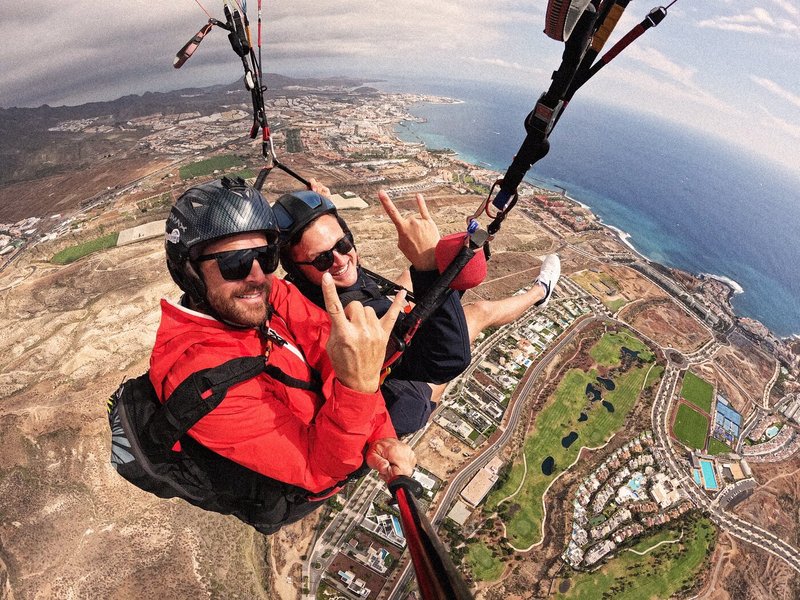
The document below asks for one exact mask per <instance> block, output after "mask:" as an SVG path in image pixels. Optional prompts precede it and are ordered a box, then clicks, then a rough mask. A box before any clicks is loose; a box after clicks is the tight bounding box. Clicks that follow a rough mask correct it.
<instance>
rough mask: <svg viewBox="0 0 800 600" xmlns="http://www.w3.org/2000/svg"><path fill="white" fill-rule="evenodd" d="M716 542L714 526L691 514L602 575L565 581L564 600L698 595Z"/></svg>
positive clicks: (639, 599) (610, 563)
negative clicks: (691, 592)
mask: <svg viewBox="0 0 800 600" xmlns="http://www.w3.org/2000/svg"><path fill="white" fill-rule="evenodd" d="M715 542H716V530H715V529H714V526H713V525H712V524H711V522H710V521H709V520H708V519H706V518H705V517H700V516H698V515H696V514H692V513H690V514H689V516H688V517H686V518H684V519H682V520H681V521H679V522H678V523H675V524H671V525H670V526H669V527H667V528H666V529H664V530H661V531H659V532H657V533H654V534H653V535H650V536H647V537H646V538H644V539H642V540H641V541H639V542H638V543H637V544H636V545H634V546H633V547H631V548H629V549H625V550H622V551H621V552H620V553H619V554H618V555H617V556H616V557H615V558H612V559H611V560H609V561H608V562H607V563H606V564H604V565H603V566H602V567H601V568H600V569H598V570H597V571H594V572H592V573H580V574H576V575H575V576H574V577H572V578H570V579H568V580H566V579H565V580H562V582H561V585H560V586H559V591H560V592H561V593H559V594H558V595H557V597H558V598H563V599H564V600H610V599H611V598H613V599H614V600H617V599H625V600H650V599H651V598H671V597H672V596H673V595H674V594H676V593H679V592H681V591H684V592H685V591H688V590H690V589H692V587H693V586H694V583H695V578H696V576H697V575H698V573H699V572H700V571H701V569H702V568H703V564H704V562H705V560H706V556H707V555H709V554H710V553H711V550H712V549H713V547H714V544H715ZM567 587H568V589H566V590H565V589H564V588H567Z"/></svg>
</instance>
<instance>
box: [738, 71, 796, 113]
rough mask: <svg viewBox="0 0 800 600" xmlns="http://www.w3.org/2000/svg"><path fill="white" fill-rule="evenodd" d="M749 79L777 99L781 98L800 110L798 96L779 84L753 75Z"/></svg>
mask: <svg viewBox="0 0 800 600" xmlns="http://www.w3.org/2000/svg"><path fill="white" fill-rule="evenodd" d="M750 79H751V80H752V81H754V82H755V83H757V84H758V85H760V86H761V87H763V88H764V89H765V90H767V91H768V92H771V93H772V94H774V95H775V96H777V97H778V98H782V99H783V100H786V101H787V102H789V103H790V104H794V105H795V106H796V107H798V108H800V96H798V95H797V94H794V93H792V92H791V91H789V90H787V89H785V88H784V87H782V86H781V85H780V84H778V83H775V82H774V81H772V80H771V79H766V78H764V77H757V76H755V75H751V76H750Z"/></svg>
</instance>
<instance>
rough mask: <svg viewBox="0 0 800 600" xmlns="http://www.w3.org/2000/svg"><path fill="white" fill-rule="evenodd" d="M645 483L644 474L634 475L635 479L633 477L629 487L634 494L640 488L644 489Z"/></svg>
mask: <svg viewBox="0 0 800 600" xmlns="http://www.w3.org/2000/svg"><path fill="white" fill-rule="evenodd" d="M643 482H644V474H642V473H634V474H633V477H631V479H630V481H629V482H628V487H629V488H630V489H631V491H632V492H638V491H639V488H640V487H642V483H643Z"/></svg>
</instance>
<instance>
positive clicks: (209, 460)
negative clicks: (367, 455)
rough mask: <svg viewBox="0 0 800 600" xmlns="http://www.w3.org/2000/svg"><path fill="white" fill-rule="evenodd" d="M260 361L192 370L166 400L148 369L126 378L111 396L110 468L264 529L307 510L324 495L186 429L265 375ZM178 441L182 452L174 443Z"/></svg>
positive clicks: (274, 527) (157, 491) (256, 358)
mask: <svg viewBox="0 0 800 600" xmlns="http://www.w3.org/2000/svg"><path fill="white" fill-rule="evenodd" d="M264 363H265V361H264V357H263V356H253V357H249V356H248V357H242V358H235V359H232V360H229V361H228V362H226V363H223V364H222V365H220V366H218V367H214V368H211V369H204V370H202V371H198V372H196V373H193V374H192V375H190V376H189V377H187V378H186V380H185V381H183V382H182V383H181V384H180V385H179V386H178V387H177V388H176V389H175V391H174V392H173V393H172V395H171V396H170V397H169V398H168V399H167V401H166V402H164V403H163V404H162V403H161V402H160V401H159V399H158V396H157V395H156V392H155V390H154V389H153V385H152V383H151V382H150V377H149V375H148V373H145V374H144V375H140V376H139V377H137V378H135V379H129V380H128V381H125V382H123V383H122V384H121V385H120V386H119V388H117V390H116V391H115V392H114V393H113V394H112V395H111V398H109V401H108V420H109V425H110V427H111V464H112V465H113V466H114V469H116V471H117V473H119V474H120V475H122V477H124V478H125V479H127V480H128V481H129V482H131V483H132V484H134V485H135V486H136V487H139V488H141V489H143V490H145V491H147V492H150V493H151V494H155V495H156V496H158V497H160V498H182V499H183V500H186V501H187V502H189V503H191V504H194V505H195V506H198V507H200V508H202V509H204V510H208V511H213V512H217V513H221V514H229V515H233V516H235V517H237V518H239V519H241V520H242V521H244V522H245V523H247V524H248V525H251V526H252V527H254V528H255V529H256V530H258V531H260V532H261V533H265V534H270V533H274V532H275V531H277V530H278V529H280V527H281V526H282V525H284V524H286V523H291V522H293V521H297V520H298V519H301V518H302V517H304V516H305V515H307V514H309V513H310V512H312V511H313V510H314V509H316V508H317V507H318V506H319V504H320V503H321V502H323V501H324V500H315V499H313V498H312V494H311V493H310V492H309V491H308V490H304V489H302V488H300V487H297V486H294V485H291V484H288V483H284V482H281V481H277V480H275V479H272V478H270V477H266V476H265V475H261V474H260V473H256V472H255V471H252V470H251V469H248V468H246V467H244V466H242V465H240V464H238V463H235V462H233V461H232V460H229V459H227V458H225V457H223V456H221V455H219V454H217V453H216V452H213V451H211V450H209V449H208V448H206V447H204V446H202V445H201V444H199V443H198V442H196V441H195V440H194V439H193V438H192V437H190V436H189V435H187V431H189V429H191V427H192V426H193V425H194V424H195V423H197V422H198V421H199V420H200V419H201V418H202V417H204V416H205V415H207V414H208V413H209V412H211V411H212V410H213V409H214V408H216V407H217V406H218V405H219V403H220V402H222V400H223V399H224V398H225V395H226V394H227V392H228V389H229V388H230V387H231V386H233V385H236V384H237V383H241V382H243V381H246V380H248V379H252V378H253V377H256V376H257V375H259V374H261V373H264V372H267V373H268V374H270V367H267V366H265V364H264ZM176 442H180V450H179V451H175V450H173V447H174V446H175V443H176ZM324 495H325V492H322V493H320V494H319V495H318V496H323V497H324ZM313 496H317V494H314V495H313Z"/></svg>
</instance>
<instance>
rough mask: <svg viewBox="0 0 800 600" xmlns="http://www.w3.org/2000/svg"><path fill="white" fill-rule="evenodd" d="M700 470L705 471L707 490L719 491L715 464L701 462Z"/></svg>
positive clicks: (704, 477) (704, 478)
mask: <svg viewBox="0 0 800 600" xmlns="http://www.w3.org/2000/svg"><path fill="white" fill-rule="evenodd" d="M700 468H701V469H702V471H703V485H704V486H705V488H706V489H707V490H718V489H719V484H718V483H717V476H716V475H715V474H714V463H712V462H711V461H708V460H701V461H700Z"/></svg>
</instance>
